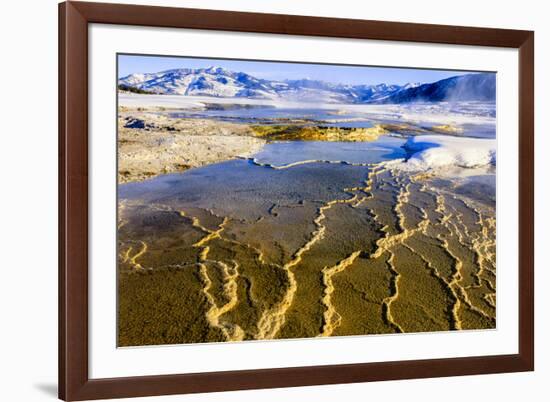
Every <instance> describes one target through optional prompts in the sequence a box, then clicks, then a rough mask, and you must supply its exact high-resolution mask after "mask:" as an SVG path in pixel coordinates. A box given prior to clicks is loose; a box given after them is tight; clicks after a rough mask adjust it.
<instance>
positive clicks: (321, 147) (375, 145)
mask: <svg viewBox="0 0 550 402" xmlns="http://www.w3.org/2000/svg"><path fill="white" fill-rule="evenodd" d="M404 142H405V141H404V140H403V139H401V138H395V137H387V136H382V137H380V138H379V139H378V140H377V141H372V142H326V141H288V142H275V143H269V144H266V145H265V146H264V147H263V148H262V150H261V151H260V152H258V153H257V154H255V155H253V158H254V160H256V161H257V162H258V163H261V164H268V165H273V166H284V165H288V164H291V163H296V162H301V161H311V160H316V161H345V162H348V163H379V162H382V161H386V160H391V159H399V158H404V157H405V156H406V154H405V150H404V149H403V148H402V145H403V144H404Z"/></svg>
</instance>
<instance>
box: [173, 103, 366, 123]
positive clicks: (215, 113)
mask: <svg viewBox="0 0 550 402" xmlns="http://www.w3.org/2000/svg"><path fill="white" fill-rule="evenodd" d="M333 112H334V110H333V111H332V112H331V111H330V110H324V109H305V108H273V107H254V108H250V109H245V108H243V109H232V110H201V111H191V110H190V111H184V112H176V113H169V117H172V118H189V117H196V118H214V119H218V120H224V121H238V122H241V123H260V122H261V123H264V124H265V123H276V122H277V119H292V120H296V119H298V120H300V119H304V120H312V121H315V122H319V124H322V125H324V126H331V127H372V126H373V124H372V122H371V121H369V120H368V119H365V117H364V115H361V114H357V113H349V112H346V113H344V114H334V113H333ZM358 118H360V119H362V120H361V121H338V122H329V121H330V120H346V119H358ZM280 123H281V124H284V121H282V122H280Z"/></svg>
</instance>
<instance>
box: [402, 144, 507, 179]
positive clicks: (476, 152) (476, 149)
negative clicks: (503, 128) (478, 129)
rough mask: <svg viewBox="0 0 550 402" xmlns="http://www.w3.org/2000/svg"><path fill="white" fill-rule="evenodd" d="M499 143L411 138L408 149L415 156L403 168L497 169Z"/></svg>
mask: <svg viewBox="0 0 550 402" xmlns="http://www.w3.org/2000/svg"><path fill="white" fill-rule="evenodd" d="M496 147H497V142H496V140H495V139H481V138H465V137H451V136H445V135H419V136H415V137H410V138H409V139H408V140H407V142H406V143H405V145H404V148H405V149H406V150H407V151H409V152H410V153H411V154H412V155H411V156H410V157H409V159H408V160H407V161H406V162H403V163H402V164H401V165H400V167H402V168H403V169H407V170H427V169H435V168H441V167H451V166H458V167H463V168H476V167H480V166H485V165H496Z"/></svg>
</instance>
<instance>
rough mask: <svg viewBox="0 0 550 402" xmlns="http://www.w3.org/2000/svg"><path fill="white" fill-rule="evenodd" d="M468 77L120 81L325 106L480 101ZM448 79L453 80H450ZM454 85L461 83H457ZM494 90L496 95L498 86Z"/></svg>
mask: <svg viewBox="0 0 550 402" xmlns="http://www.w3.org/2000/svg"><path fill="white" fill-rule="evenodd" d="M471 75H473V76H478V75H483V74H471ZM462 77H467V76H462ZM462 77H453V78H449V79H447V80H442V81H438V82H436V83H433V84H423V85H421V84H419V83H409V84H406V85H390V84H378V85H346V84H334V83H330V82H324V81H318V80H310V79H300V80H285V81H273V80H266V79H260V78H256V77H253V76H252V75H250V74H247V73H243V72H234V71H230V70H226V69H224V68H221V67H208V68H198V69H190V68H180V69H173V70H167V71H161V72H158V73H136V74H130V75H128V76H126V77H123V78H121V79H119V85H120V86H121V87H125V88H130V89H131V88H135V89H138V90H140V91H145V92H150V93H155V94H170V95H188V96H189V95H195V96H212V97H224V98H233V97H235V98H243V97H246V98H255V99H278V100H286V101H311V102H324V103H405V102H414V101H417V100H422V101H428V102H429V101H436V100H441V99H442V98H443V97H445V96H450V95H449V94H450V93H451V92H453V90H458V91H460V92H461V94H462V95H461V96H462V97H463V96H465V95H468V96H474V98H475V96H477V95H476V91H477V89H476V88H475V82H472V83H466V84H463V80H462ZM448 80H451V81H449V82H446V81H448ZM453 80H454V81H453ZM493 80H494V77H493ZM455 81H456V82H455ZM474 81H475V80H474ZM478 81H479V80H478ZM489 81H490V80H489ZM464 82H466V81H464ZM476 82H477V81H476ZM453 83H455V84H454V85H453ZM457 83H458V84H457ZM489 84H490V83H489ZM427 85H428V86H430V87H428V89H426V86H427ZM480 85H481V84H480ZM443 86H445V88H446V89H445V88H443ZM439 87H441V88H439ZM489 87H490V85H489ZM437 88H439V90H438V89H437ZM492 90H493V92H494V84H493V89H492ZM483 91H484V92H483V93H484V94H485V95H490V92H491V88H488V89H487V88H484V89H483ZM442 94H443V95H442ZM485 95H484V96H485ZM432 97H433V99H432ZM485 97H486V96H485ZM489 97H490V96H489ZM436 98H437V99H436ZM493 99H494V94H493Z"/></svg>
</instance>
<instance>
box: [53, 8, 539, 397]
mask: <svg viewBox="0 0 550 402" xmlns="http://www.w3.org/2000/svg"><path fill="white" fill-rule="evenodd" d="M59 20H60V31H59V35H60V36H59V39H60V63H59V72H60V80H59V83H60V107H59V113H60V118H59V122H60V130H59V133H60V142H59V144H60V146H59V150H60V159H59V160H60V170H59V172H60V173H59V174H60V176H59V196H60V202H59V208H60V214H59V219H60V221H59V229H60V230H59V231H60V241H59V244H60V264H59V290H60V295H59V296H60V297H59V317H60V320H59V385H60V386H59V390H60V395H59V396H60V398H62V399H64V400H84V399H99V398H115V397H132V396H148V395H163V394H177V393H192V392H212V391H224V390H240V389H252V388H273V387H289V386H302V385H318V384H335V383H351V382H361V381H379V380H391V379H408V378H425V377H436V376H453V375H468V374H483V373H502V372H513V371H529V370H533V368H534V339H533V326H534V322H533V321H534V319H533V281H534V278H533V221H534V216H533V193H534V189H533V177H534V173H533V105H534V89H533V88H534V87H533V85H534V69H533V58H534V54H533V52H534V48H533V41H534V34H533V32H530V31H516V30H503V29H489V28H469V27H453V26H441V25H425V24H409V23H395V22H381V21H362V20H342V19H332V18H318V17H303V16H288V15H275V14H253V13H240V12H227V11H213V10H195V9H179V8H165V7H149V6H134V5H118V4H96V3H80V2H66V3H62V4H60V19H59Z"/></svg>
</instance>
